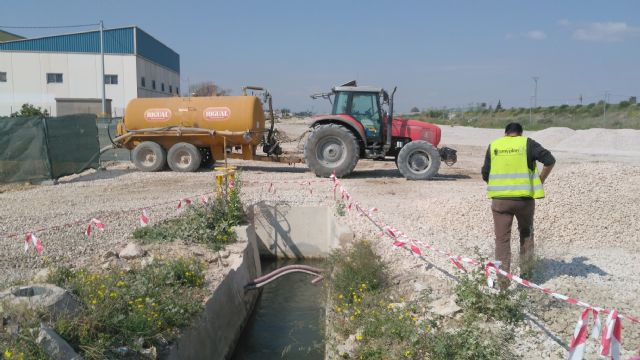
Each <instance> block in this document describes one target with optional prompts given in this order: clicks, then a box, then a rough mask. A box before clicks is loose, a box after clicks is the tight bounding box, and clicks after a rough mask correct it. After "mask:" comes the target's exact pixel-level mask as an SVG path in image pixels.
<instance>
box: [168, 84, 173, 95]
mask: <svg viewBox="0 0 640 360" xmlns="http://www.w3.org/2000/svg"><path fill="white" fill-rule="evenodd" d="M169 94H173V86H171V85H169Z"/></svg>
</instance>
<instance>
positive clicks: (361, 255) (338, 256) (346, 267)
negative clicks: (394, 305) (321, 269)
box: [329, 241, 387, 297]
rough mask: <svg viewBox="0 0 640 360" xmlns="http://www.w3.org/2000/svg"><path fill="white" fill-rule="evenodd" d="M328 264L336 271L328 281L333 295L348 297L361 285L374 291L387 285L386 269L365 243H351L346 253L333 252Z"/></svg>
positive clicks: (368, 244) (367, 243) (369, 245)
mask: <svg viewBox="0 0 640 360" xmlns="http://www.w3.org/2000/svg"><path fill="white" fill-rule="evenodd" d="M329 263H330V264H331V266H332V267H333V268H335V269H336V271H334V273H333V274H332V275H331V281H330V284H331V289H332V292H333V293H335V294H341V295H342V296H344V297H349V296H350V295H351V293H352V292H354V291H355V290H356V289H358V287H359V286H360V285H361V284H366V286H367V289H368V290H374V291H375V290H377V289H379V288H381V287H383V286H385V285H386V283H387V276H386V267H385V265H384V263H383V262H382V259H381V258H380V256H378V255H377V254H376V253H375V252H374V251H373V249H372V248H371V244H370V243H369V242H367V241H357V242H355V243H353V244H352V246H351V248H350V249H349V250H348V251H336V252H334V253H333V254H331V256H330V257H329Z"/></svg>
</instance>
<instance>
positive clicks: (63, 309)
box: [0, 284, 81, 317]
mask: <svg viewBox="0 0 640 360" xmlns="http://www.w3.org/2000/svg"><path fill="white" fill-rule="evenodd" d="M0 299H3V300H4V301H5V302H6V303H7V304H8V305H14V306H25V307H27V308H29V309H32V310H45V311H47V312H48V313H49V314H51V315H52V316H54V317H56V316H60V315H63V314H64V315H68V314H74V313H75V312H76V311H77V310H78V309H79V308H80V307H81V304H80V301H78V299H76V297H75V296H73V295H71V294H70V293H69V292H68V291H66V290H65V289H63V288H60V287H58V286H55V285H52V284H31V285H26V286H14V287H12V288H9V289H7V290H5V291H3V292H1V293H0Z"/></svg>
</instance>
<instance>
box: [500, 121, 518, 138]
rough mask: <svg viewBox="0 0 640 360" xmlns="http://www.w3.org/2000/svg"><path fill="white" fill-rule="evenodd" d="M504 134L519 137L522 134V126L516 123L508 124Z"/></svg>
mask: <svg viewBox="0 0 640 360" xmlns="http://www.w3.org/2000/svg"><path fill="white" fill-rule="evenodd" d="M504 133H505V134H518V135H521V134H522V125H520V124H519V123H516V122H512V123H509V124H507V126H506V127H505V128H504Z"/></svg>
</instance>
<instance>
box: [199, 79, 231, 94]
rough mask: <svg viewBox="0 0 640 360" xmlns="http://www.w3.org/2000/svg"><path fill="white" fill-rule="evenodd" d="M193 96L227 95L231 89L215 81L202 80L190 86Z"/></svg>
mask: <svg viewBox="0 0 640 360" xmlns="http://www.w3.org/2000/svg"><path fill="white" fill-rule="evenodd" d="M189 94H191V96H227V95H229V94H231V90H229V89H223V88H221V87H220V86H219V85H217V84H216V83H214V82H213V81H206V82H201V83H198V84H195V85H192V86H191V87H190V88H189Z"/></svg>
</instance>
